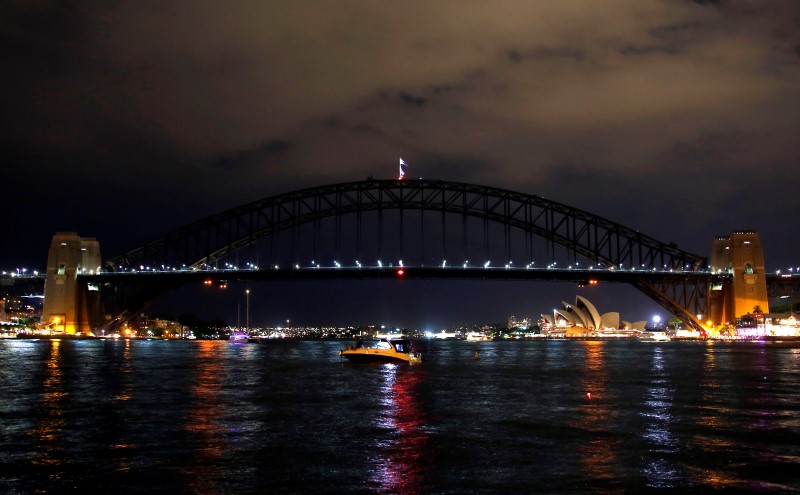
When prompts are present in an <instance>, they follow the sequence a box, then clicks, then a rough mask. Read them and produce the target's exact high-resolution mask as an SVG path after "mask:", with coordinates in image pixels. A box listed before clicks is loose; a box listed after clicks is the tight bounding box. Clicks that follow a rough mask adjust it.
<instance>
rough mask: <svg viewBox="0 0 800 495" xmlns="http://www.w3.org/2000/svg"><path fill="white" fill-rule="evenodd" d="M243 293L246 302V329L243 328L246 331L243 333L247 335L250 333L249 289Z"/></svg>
mask: <svg viewBox="0 0 800 495" xmlns="http://www.w3.org/2000/svg"><path fill="white" fill-rule="evenodd" d="M244 293H245V298H246V300H247V301H246V302H247V304H246V305H245V307H246V309H245V325H246V327H245V328H246V329H247V330H245V331H246V332H247V333H250V289H247V290H245V291H244Z"/></svg>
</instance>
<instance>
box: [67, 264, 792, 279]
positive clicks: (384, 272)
mask: <svg viewBox="0 0 800 495" xmlns="http://www.w3.org/2000/svg"><path fill="white" fill-rule="evenodd" d="M399 270H402V271H403V273H402V274H400V273H399ZM78 277H79V278H80V279H81V280H83V281H85V282H87V283H99V284H102V283H120V282H121V283H125V282H126V281H133V280H138V281H140V282H145V281H147V280H150V281H158V280H162V281H164V282H169V283H181V284H182V283H203V282H206V281H211V282H234V281H244V280H255V281H259V280H261V281H270V280H280V281H291V280H333V279H339V280H347V279H350V280H368V279H391V278H394V279H401V278H408V279H453V280H455V279H460V280H548V281H561V282H576V283H585V284H591V283H593V281H594V282H624V283H631V282H634V281H640V280H642V279H650V280H659V281H668V280H676V281H677V280H682V281H696V282H708V281H712V280H720V281H722V280H725V279H726V278H727V276H726V275H715V274H712V273H710V272H701V271H699V272H671V271H656V270H653V271H648V270H641V271H638V270H603V269H598V270H585V269H556V268H519V267H516V268H515V267H483V266H477V267H466V268H464V267H462V266H445V267H442V266H433V267H429V266H424V267H418V266H397V265H395V266H382V267H367V266H361V267H319V266H317V267H302V268H293V269H292V268H289V269H258V270H249V269H245V270H238V269H236V270H230V269H219V270H170V271H157V270H152V271H136V272H101V273H94V274H88V273H83V274H80V275H78ZM798 282H800V280H798Z"/></svg>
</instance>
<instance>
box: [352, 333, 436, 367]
mask: <svg viewBox="0 0 800 495" xmlns="http://www.w3.org/2000/svg"><path fill="white" fill-rule="evenodd" d="M339 356H340V357H345V358H347V360H348V361H350V362H352V363H409V364H411V363H419V362H421V361H422V354H420V353H419V352H416V351H414V350H413V349H412V348H411V341H410V340H407V339H394V340H388V339H381V340H380V341H379V342H377V343H376V344H375V345H374V346H370V347H365V346H364V345H363V344H362V342H361V341H359V342H358V344H355V345H351V346H350V347H348V348H347V349H342V350H340V351H339Z"/></svg>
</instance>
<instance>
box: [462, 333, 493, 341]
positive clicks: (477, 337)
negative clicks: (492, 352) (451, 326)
mask: <svg viewBox="0 0 800 495" xmlns="http://www.w3.org/2000/svg"><path fill="white" fill-rule="evenodd" d="M467 340H468V341H469V342H491V340H492V338H491V337H489V336H488V335H486V334H485V333H481V332H469V333H467Z"/></svg>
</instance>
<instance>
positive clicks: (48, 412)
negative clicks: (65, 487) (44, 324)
mask: <svg viewBox="0 0 800 495" xmlns="http://www.w3.org/2000/svg"><path fill="white" fill-rule="evenodd" d="M49 343H50V355H49V356H48V359H47V362H46V370H45V375H44V381H43V385H44V390H43V391H42V401H41V411H40V413H39V414H38V415H37V417H38V420H37V422H36V426H35V427H34V428H33V429H32V430H31V432H30V434H31V435H32V436H34V437H35V438H36V452H35V453H34V455H33V457H32V458H31V464H33V465H36V466H46V467H48V468H50V469H51V470H50V471H48V472H47V477H48V478H49V480H50V481H57V480H60V479H61V478H62V477H63V475H64V473H63V470H61V469H60V467H61V466H63V465H64V464H65V463H66V453H65V451H64V444H63V436H64V427H65V424H66V422H65V420H64V400H65V399H66V397H67V392H66V390H65V384H64V370H63V368H62V363H61V358H62V356H61V341H60V340H50V341H49Z"/></svg>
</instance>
